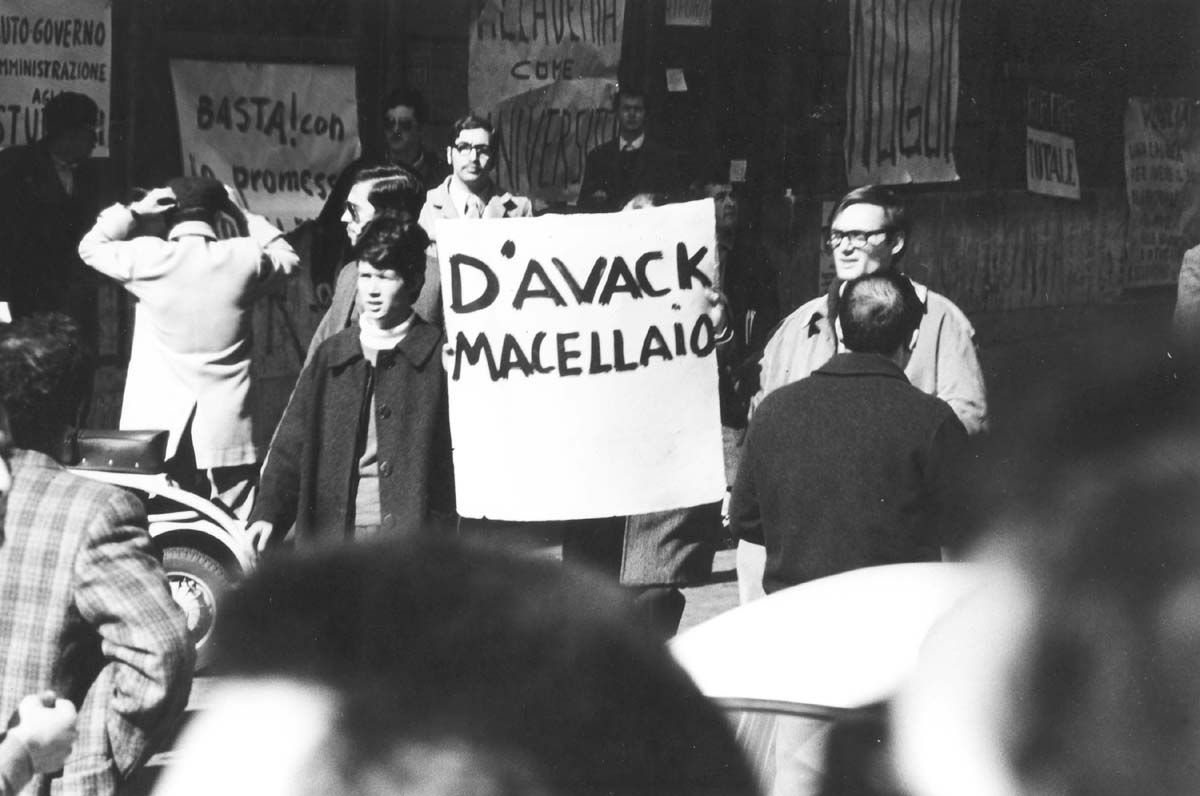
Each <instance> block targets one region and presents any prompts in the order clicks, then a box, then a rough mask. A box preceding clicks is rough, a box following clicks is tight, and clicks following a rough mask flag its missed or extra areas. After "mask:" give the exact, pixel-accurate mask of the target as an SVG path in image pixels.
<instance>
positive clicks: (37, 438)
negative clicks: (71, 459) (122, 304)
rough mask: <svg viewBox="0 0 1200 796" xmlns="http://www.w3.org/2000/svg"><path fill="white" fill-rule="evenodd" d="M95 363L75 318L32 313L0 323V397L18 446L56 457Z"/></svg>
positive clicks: (76, 415)
mask: <svg viewBox="0 0 1200 796" xmlns="http://www.w3.org/2000/svg"><path fill="white" fill-rule="evenodd" d="M94 368H95V363H94V361H93V358H92V352H91V350H90V349H89V348H88V346H87V345H86V344H85V343H84V339H83V334H82V331H81V329H80V327H79V324H77V323H76V322H75V321H74V320H72V319H71V318H69V317H67V316H66V315H61V314H58V313H46V314H39V315H31V316H29V317H27V318H21V319H19V320H17V321H16V322H15V323H13V324H11V325H9V326H2V327H0V403H3V404H4V407H5V409H7V410H8V416H9V421H10V424H11V427H12V436H13V442H14V443H15V444H16V446H17V447H19V448H28V449H31V450H37V451H41V452H42V453H45V454H47V455H50V456H54V457H58V456H59V455H60V454H61V452H62V449H63V447H62V446H63V442H64V432H65V431H66V430H67V429H69V428H71V427H72V426H74V425H75V424H76V423H77V422H78V420H79V412H80V409H81V408H82V407H83V406H84V403H85V401H87V399H88V397H89V395H90V393H91V388H92V375H93V372H94Z"/></svg>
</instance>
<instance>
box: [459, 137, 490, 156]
mask: <svg viewBox="0 0 1200 796" xmlns="http://www.w3.org/2000/svg"><path fill="white" fill-rule="evenodd" d="M454 149H455V151H457V152H458V154H460V155H467V154H470V153H471V152H474V153H475V154H476V155H478V156H479V157H480V158H490V157H491V156H492V147H491V146H490V145H488V144H468V143H467V142H466V141H459V142H458V143H456V144H455V145H454Z"/></svg>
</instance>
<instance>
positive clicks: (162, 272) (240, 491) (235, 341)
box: [79, 177, 299, 516]
mask: <svg viewBox="0 0 1200 796" xmlns="http://www.w3.org/2000/svg"><path fill="white" fill-rule="evenodd" d="M221 213H224V214H225V215H227V216H228V217H229V218H230V219H232V220H233V221H234V222H235V223H236V224H237V226H238V231H239V233H240V235H239V236H238V237H234V238H229V239H227V240H220V239H219V238H218V236H217V233H216V231H215V229H216V223H217V216H218V214H221ZM164 222H165V229H166V230H168V232H167V235H166V239H165V240H164V239H163V238H161V237H158V236H157V235H155V234H153V232H154V230H155V228H157V229H158V230H160V231H161V230H162V229H164V227H163V223H164ZM79 256H80V257H81V258H82V259H83V261H84V262H85V263H87V264H88V265H89V266H91V267H92V268H95V269H96V270H97V271H99V272H100V273H102V274H104V275H106V276H109V277H111V278H113V279H115V280H117V281H118V282H121V283H123V284H124V285H125V288H126V289H127V290H128V291H129V292H130V293H132V294H133V295H134V296H136V297H137V299H138V302H139V303H138V309H137V316H136V321H135V324H134V331H133V349H132V352H131V355H130V361H129V374H128V377H127V379H126V383H125V398H124V403H123V405H122V410H121V428H130V429H132V428H141V429H149V428H164V429H168V430H169V431H170V441H169V442H168V451H167V455H168V457H170V459H171V460H172V471H173V472H174V473H176V474H177V475H178V476H179V477H180V478H181V479H182V480H185V481H186V480H188V479H191V480H192V484H191V486H192V487H193V488H195V489H196V490H197V491H207V492H208V494H209V495H210V496H211V497H213V498H215V499H218V500H220V501H221V502H222V503H224V504H225V505H226V506H227V507H228V508H230V509H231V510H232V511H234V513H235V514H237V515H238V516H244V515H245V514H246V513H247V512H248V511H249V508H250V505H251V504H252V503H253V494H254V486H255V484H256V482H257V478H258V462H259V458H260V457H259V450H258V449H257V448H256V446H255V444H254V429H253V425H252V423H253V420H252V418H253V411H252V407H253V405H252V403H251V395H252V389H251V388H252V386H253V385H252V384H251V380H250V355H251V340H250V337H251V316H250V312H251V307H252V305H253V302H254V299H255V298H256V297H257V296H259V295H261V293H262V292H263V289H264V287H266V286H267V284H268V282H269V281H270V280H271V279H272V277H275V276H277V275H290V274H292V273H293V272H294V271H295V270H296V269H297V266H298V264H299V258H298V257H297V255H296V253H295V252H294V251H293V250H292V247H291V246H290V245H289V244H288V243H287V242H286V241H285V240H284V239H283V233H282V232H280V230H279V229H277V228H276V227H274V226H273V225H272V224H270V223H269V222H268V221H267V220H266V219H265V218H263V217H261V216H258V215H255V214H253V213H250V212H248V211H247V210H246V208H245V206H244V205H243V204H241V203H240V201H239V199H238V198H237V195H236V194H235V193H234V192H233V191H231V190H230V189H229V188H227V187H226V186H224V185H222V184H221V183H220V182H218V181H216V180H214V179H211V178H207V177H177V178H175V179H173V180H171V181H170V182H169V183H168V184H167V185H166V187H163V188H155V189H154V190H152V191H150V192H148V193H147V194H146V195H145V196H144V197H143V198H141V199H139V200H137V201H136V202H133V203H132V204H130V205H128V206H126V205H113V206H112V207H110V208H108V209H107V210H105V211H103V212H102V213H101V214H100V217H99V218H98V219H97V220H96V224H95V226H93V227H92V229H91V231H90V232H88V233H87V234H86V235H85V236H84V237H83V240H82V241H81V242H80V244H79Z"/></svg>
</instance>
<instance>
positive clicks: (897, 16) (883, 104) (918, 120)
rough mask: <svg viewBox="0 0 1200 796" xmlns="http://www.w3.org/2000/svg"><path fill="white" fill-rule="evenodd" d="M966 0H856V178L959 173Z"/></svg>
mask: <svg viewBox="0 0 1200 796" xmlns="http://www.w3.org/2000/svg"><path fill="white" fill-rule="evenodd" d="M959 2H960V0H851V2H850V3H849V9H850V63H849V67H848V72H847V76H846V115H847V118H846V138H845V154H846V178H847V180H848V181H849V183H850V185H852V186H856V185H866V184H868V183H884V184H889V185H894V184H897V183H908V182H947V181H953V180H957V179H958V171H957V169H956V167H955V165H954V125H955V123H956V119H957V117H958V19H959Z"/></svg>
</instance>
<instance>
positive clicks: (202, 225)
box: [167, 221, 217, 240]
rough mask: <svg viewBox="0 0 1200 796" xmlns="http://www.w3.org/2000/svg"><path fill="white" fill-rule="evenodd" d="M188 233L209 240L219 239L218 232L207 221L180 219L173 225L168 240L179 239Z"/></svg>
mask: <svg viewBox="0 0 1200 796" xmlns="http://www.w3.org/2000/svg"><path fill="white" fill-rule="evenodd" d="M187 235H197V236H199V237H202V238H208V239H209V240H216V239H217V233H215V232H213V228H212V227H211V226H209V224H208V222H206V221H180V222H179V223H178V224H176V225H175V226H173V227H171V232H170V233H169V234H168V235H167V240H179V239H180V238H182V237H184V236H187Z"/></svg>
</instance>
